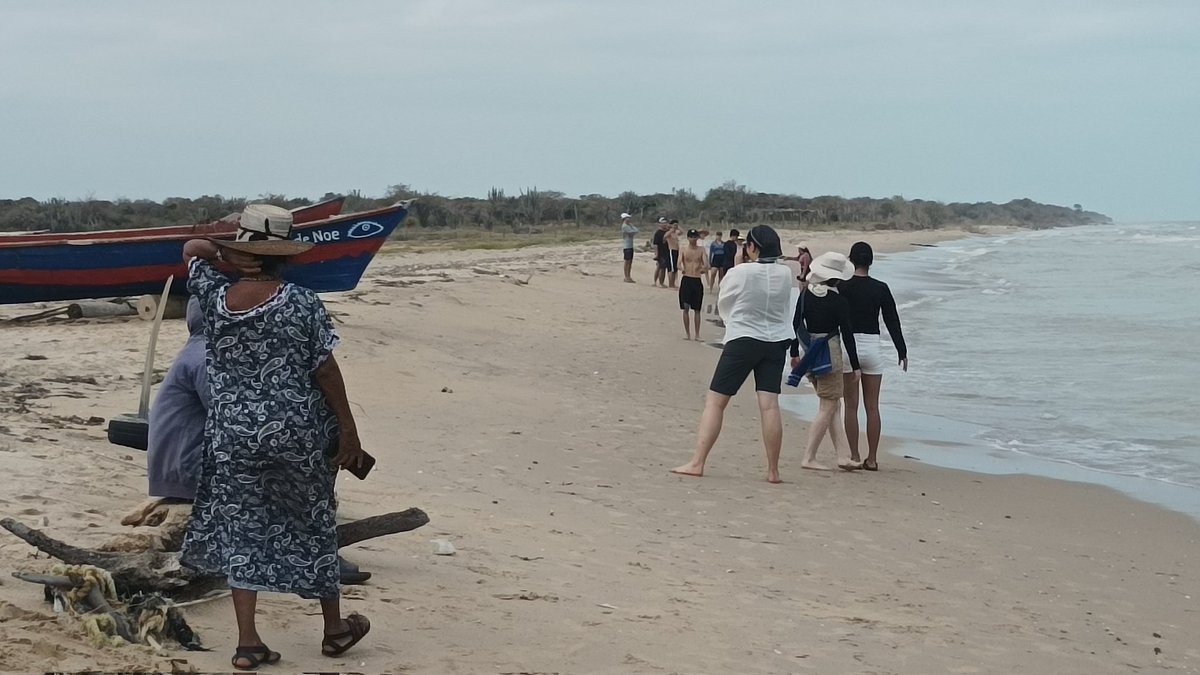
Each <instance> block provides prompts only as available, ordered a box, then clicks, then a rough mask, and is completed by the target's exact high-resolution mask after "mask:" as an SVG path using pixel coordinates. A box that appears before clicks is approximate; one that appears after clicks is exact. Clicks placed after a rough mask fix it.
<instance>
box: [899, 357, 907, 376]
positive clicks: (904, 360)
mask: <svg viewBox="0 0 1200 675" xmlns="http://www.w3.org/2000/svg"><path fill="white" fill-rule="evenodd" d="M900 367H901V368H902V369H903V370H904V372H906V373H907V372H908V357H907V356H906V357H904V358H902V359H900Z"/></svg>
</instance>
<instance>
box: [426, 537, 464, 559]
mask: <svg viewBox="0 0 1200 675" xmlns="http://www.w3.org/2000/svg"><path fill="white" fill-rule="evenodd" d="M430 543H432V544H433V554H434V555H454V554H455V553H458V550H457V549H455V548H454V544H451V543H450V540H449V539H431V540H430Z"/></svg>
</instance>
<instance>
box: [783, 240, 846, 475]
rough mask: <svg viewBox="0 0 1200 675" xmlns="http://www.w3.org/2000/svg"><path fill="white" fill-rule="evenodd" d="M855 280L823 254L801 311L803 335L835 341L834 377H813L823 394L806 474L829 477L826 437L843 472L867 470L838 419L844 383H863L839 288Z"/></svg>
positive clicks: (796, 344) (812, 269)
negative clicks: (823, 459) (820, 455)
mask: <svg viewBox="0 0 1200 675" xmlns="http://www.w3.org/2000/svg"><path fill="white" fill-rule="evenodd" d="M853 275H854V265H853V264H851V263H850V261H849V260H848V259H847V258H846V256H844V255H842V254H841V253H833V252H830V253H822V254H821V255H819V256H817V257H816V258H815V259H814V260H813V261H812V264H811V265H810V266H809V268H808V277H807V278H806V279H805V280H804V283H805V288H804V290H802V291H801V293H800V300H799V301H798V302H797V305H796V313H795V319H794V326H795V329H796V333H797V334H798V335H800V334H802V332H801V329H805V330H807V331H808V333H809V334H810V335H812V336H813V337H814V338H817V337H825V336H830V339H829V354H830V357H831V359H832V361H833V371H832V372H830V373H827V374H825V375H817V376H813V375H811V374H810V375H809V379H810V380H811V381H812V384H813V388H814V389H815V390H816V392H817V398H818V400H819V406H820V407H819V408H818V409H817V416H816V417H815V418H814V419H813V421H812V424H810V425H809V426H808V447H807V448H806V449H805V451H804V459H803V460H801V462H800V466H801V468H804V469H814V470H819V471H828V470H829V467H827V466H825V465H823V464H820V463H818V462H817V448H819V447H821V441H822V439H824V438H825V434H826V432H828V433H829V437H830V438H831V439H832V440H833V447H834V451H835V452H836V455H837V465H838V468H841V469H845V470H847V471H852V470H855V469H861V468H862V463H861V462H856V461H854V460H853V459H851V457H850V444H849V442H848V441H847V440H846V429H845V428H844V427H843V426H842V424H841V423H840V422H841V420H840V419H838V412H839V411H840V410H841V405H842V395H843V393H844V383H846V382H854V383H857V382H858V378H859V376H860V374H861V373H860V371H859V365H858V352H857V351H856V350H855V348H854V331H853V330H852V328H851V326H850V306H849V304H848V303H847V302H846V299H845V298H843V297H842V296H841V295H839V294H838V292H837V285H838V284H839V283H841V282H843V281H845V280H847V279H849V278H850V277H851V276H853ZM839 342H840V344H841V345H844V347H845V350H846V354H847V358H848V359H849V361H850V374H849V375H848V376H847V377H846V379H845V380H844V381H843V378H842V348H841V347H840V346H839ZM791 351H792V368H795V367H796V366H797V365H799V363H800V341H799V339H797V340H795V341H793V342H792V350H791Z"/></svg>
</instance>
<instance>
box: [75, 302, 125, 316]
mask: <svg viewBox="0 0 1200 675" xmlns="http://www.w3.org/2000/svg"><path fill="white" fill-rule="evenodd" d="M137 313H138V311H137V308H136V307H133V306H132V305H130V304H129V303H126V302H103V301H95V300H82V301H80V302H73V303H71V304H69V305H67V316H68V317H70V318H72V319H99V318H103V317H109V316H133V315H134V314H137Z"/></svg>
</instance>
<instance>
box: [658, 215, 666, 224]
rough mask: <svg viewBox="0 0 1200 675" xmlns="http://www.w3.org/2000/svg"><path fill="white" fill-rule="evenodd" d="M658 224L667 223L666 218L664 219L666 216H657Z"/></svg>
mask: <svg viewBox="0 0 1200 675" xmlns="http://www.w3.org/2000/svg"><path fill="white" fill-rule="evenodd" d="M658 222H660V223H665V222H667V217H666V216H659V217H658Z"/></svg>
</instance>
